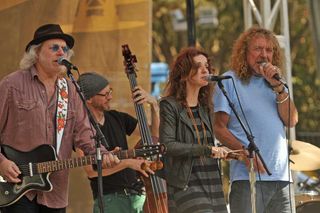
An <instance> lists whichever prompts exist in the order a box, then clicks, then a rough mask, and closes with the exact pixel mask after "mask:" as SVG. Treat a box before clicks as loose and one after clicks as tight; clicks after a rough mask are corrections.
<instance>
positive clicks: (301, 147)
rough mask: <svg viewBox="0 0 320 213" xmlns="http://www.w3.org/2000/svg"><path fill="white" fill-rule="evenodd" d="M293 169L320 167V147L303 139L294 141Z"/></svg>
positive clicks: (314, 168) (291, 155)
mask: <svg viewBox="0 0 320 213" xmlns="http://www.w3.org/2000/svg"><path fill="white" fill-rule="evenodd" d="M290 160H292V161H293V162H294V163H292V162H291V164H290V165H291V169H292V170H296V171H312V170H317V169H319V168H320V148H318V147H316V146H314V145H312V144H310V143H306V142H303V141H292V152H291V154H290Z"/></svg>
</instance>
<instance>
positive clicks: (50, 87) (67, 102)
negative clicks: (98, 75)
mask: <svg viewBox="0 0 320 213" xmlns="http://www.w3.org/2000/svg"><path fill="white" fill-rule="evenodd" d="M73 45H74V39H73V38H72V36H70V35H68V34H65V33H63V31H62V29H61V28H60V26H59V25H57V24H47V25H43V26H41V27H39V28H38V29H37V30H36V31H35V33H34V38H33V40H32V41H30V42H29V43H28V45H27V46H26V49H25V54H24V56H23V58H22V60H21V62H20V67H21V69H20V70H18V71H16V72H13V73H11V74H9V75H8V76H6V77H4V78H3V79H2V80H1V82H0V91H1V93H0V100H1V102H0V145H7V146H10V147H11V148H12V149H15V150H18V153H19V154H18V156H16V157H17V159H19V155H21V156H24V158H25V157H26V154H25V153H29V152H31V150H37V151H38V148H37V147H39V146H40V145H43V144H46V145H51V146H52V147H54V151H55V152H56V154H57V158H58V159H59V160H63V159H68V158H70V157H71V153H72V148H73V147H76V148H79V149H81V150H83V152H84V153H85V154H89V153H94V152H95V146H94V141H93V140H92V138H91V136H92V135H93V132H92V131H91V128H90V123H89V120H88V117H87V114H86V112H85V110H84V108H83V104H82V102H81V100H80V98H79V95H78V94H77V93H76V90H75V88H74V86H73V85H72V84H71V82H70V81H68V80H67V79H65V78H63V77H61V75H60V74H61V72H62V71H64V69H65V67H63V66H62V65H59V64H58V62H57V61H58V59H59V58H60V57H63V58H67V59H69V58H70V57H71V55H72V51H71V48H72V47H73ZM3 147H4V146H2V147H1V153H0V175H1V176H2V178H3V179H5V180H6V181H7V182H12V183H18V182H20V181H22V180H24V176H23V177H22V176H21V174H22V172H24V171H25V170H23V169H22V167H20V166H18V165H19V163H18V162H14V160H12V159H10V158H8V157H7V156H8V155H7V153H5V152H3V150H5V149H4V148H3ZM9 150H10V149H9ZM52 152H53V151H52ZM103 152H104V153H105V155H104V165H106V164H107V166H109V167H111V166H113V165H114V164H117V163H119V159H117V158H116V157H114V156H113V155H112V154H110V153H109V152H107V151H106V150H105V149H103ZM20 153H21V154H20ZM32 154H33V155H32V156H31V158H32V159H30V160H29V159H28V158H27V159H23V162H24V161H27V162H32V161H36V160H35V159H37V161H36V162H42V159H41V157H42V156H47V153H43V150H42V151H41V152H35V151H32ZM29 157H30V156H29ZM49 166H50V165H49V164H48V165H47V167H49ZM30 167H31V166H30ZM50 168H51V167H50ZM52 168H53V169H54V168H56V167H52ZM34 169H35V171H38V170H39V169H40V168H37V169H36V168H34ZM50 171H52V170H50ZM29 173H30V175H29V176H31V177H33V169H32V170H30V172H29ZM23 174H24V175H25V173H23ZM41 177H42V176H41ZM45 178H46V177H45ZM49 180H50V182H51V184H52V190H51V191H49V192H43V191H40V190H31V191H28V192H25V193H23V194H22V195H23V196H22V197H20V196H19V197H17V199H16V200H15V202H10V203H9V204H7V205H9V206H7V205H4V206H6V207H5V208H3V209H1V211H2V212H5V213H6V212H10V213H18V212H26V213H29V212H30V213H31V212H32V213H38V212H46V213H47V212H55V213H60V212H65V211H66V206H67V205H68V170H67V169H64V170H59V171H55V170H54V172H53V173H52V174H51V175H50V177H49ZM43 182H45V181H43ZM24 184H26V183H24ZM24 184H22V185H18V184H17V187H18V188H17V189H19V190H21V189H20V188H23V187H27V186H25V185H24ZM42 184H43V183H41V184H38V185H37V184H35V185H36V186H37V187H40V186H42ZM48 185H49V184H48ZM29 186H32V184H31V183H30V185H29ZM48 188H50V185H49V186H48ZM32 189H34V188H32ZM26 191H27V190H26ZM1 193H3V192H1ZM6 193H7V194H8V193H10V192H6ZM16 193H19V191H18V192H16ZM19 195H20V194H19Z"/></svg>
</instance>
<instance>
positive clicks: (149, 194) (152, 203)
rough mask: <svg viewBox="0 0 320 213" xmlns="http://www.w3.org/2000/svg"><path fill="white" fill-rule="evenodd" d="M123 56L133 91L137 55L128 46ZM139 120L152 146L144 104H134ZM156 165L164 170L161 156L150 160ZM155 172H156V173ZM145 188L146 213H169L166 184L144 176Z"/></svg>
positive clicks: (153, 166)
mask: <svg viewBox="0 0 320 213" xmlns="http://www.w3.org/2000/svg"><path fill="white" fill-rule="evenodd" d="M122 55H123V57H124V66H125V71H126V74H127V77H128V79H129V82H130V88H131V90H133V89H134V88H135V87H136V86H138V84H137V79H136V77H137V74H136V71H137V69H136V66H135V63H137V58H136V56H135V55H132V54H131V51H130V49H129V46H128V45H127V44H125V45H122ZM134 107H135V111H136V115H137V119H138V122H139V127H140V128H139V129H140V135H141V141H142V143H143V145H151V144H153V140H152V137H151V133H150V129H149V127H148V122H147V117H146V113H145V110H144V108H143V105H142V104H137V103H134ZM150 160H151V161H153V162H154V163H153V164H152V165H151V166H152V168H151V167H150V168H151V169H152V170H153V169H155V170H157V169H158V168H160V167H161V168H162V166H163V164H162V162H161V161H160V160H159V156H158V157H157V159H153V158H152V157H151V158H150ZM155 170H154V171H155ZM142 178H143V180H144V183H145V188H146V202H145V204H144V212H149V213H167V212H168V206H167V194H166V193H165V191H166V189H165V187H166V186H165V183H164V181H163V180H161V179H160V178H159V177H157V176H155V175H149V178H145V177H144V176H142Z"/></svg>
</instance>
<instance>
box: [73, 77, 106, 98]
mask: <svg viewBox="0 0 320 213" xmlns="http://www.w3.org/2000/svg"><path fill="white" fill-rule="evenodd" d="M78 84H79V86H80V87H81V90H82V92H83V94H84V97H85V98H86V100H88V99H90V98H91V97H93V96H95V95H96V94H98V93H99V92H100V91H101V90H102V89H104V88H105V87H106V86H108V84H109V81H108V80H107V79H106V78H105V77H103V76H102V75H99V74H98V73H94V72H87V73H83V74H81V75H80V77H79V79H78Z"/></svg>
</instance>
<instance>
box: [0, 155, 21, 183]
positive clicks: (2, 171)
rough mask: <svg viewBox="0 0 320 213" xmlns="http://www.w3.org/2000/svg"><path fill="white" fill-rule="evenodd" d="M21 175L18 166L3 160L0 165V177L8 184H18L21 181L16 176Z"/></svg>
mask: <svg viewBox="0 0 320 213" xmlns="http://www.w3.org/2000/svg"><path fill="white" fill-rule="evenodd" d="M20 174H21V171H20V169H19V168H18V166H17V165H16V164H15V163H14V162H13V161H11V160H8V159H4V160H3V161H2V162H1V163H0V175H1V176H2V177H3V179H5V180H6V181H8V182H11V183H19V182H21V180H20V179H19V178H18V176H19V175H20Z"/></svg>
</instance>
